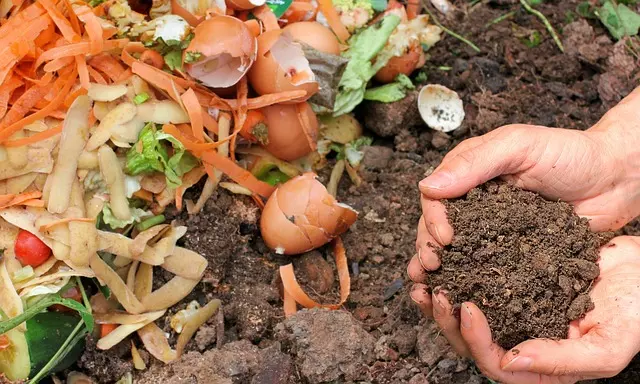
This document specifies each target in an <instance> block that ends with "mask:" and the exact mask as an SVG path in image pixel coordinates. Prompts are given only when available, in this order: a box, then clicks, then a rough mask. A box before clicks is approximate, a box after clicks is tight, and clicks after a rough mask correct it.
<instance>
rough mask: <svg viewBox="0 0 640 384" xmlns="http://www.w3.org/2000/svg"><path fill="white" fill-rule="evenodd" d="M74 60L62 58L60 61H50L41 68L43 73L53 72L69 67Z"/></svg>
mask: <svg viewBox="0 0 640 384" xmlns="http://www.w3.org/2000/svg"><path fill="white" fill-rule="evenodd" d="M74 60H75V59H74V58H73V57H62V58H60V59H55V60H51V61H50V62H48V63H47V64H45V65H44V67H42V69H44V71H45V72H55V71H59V70H60V69H62V68H64V67H66V66H68V65H70V64H71V63H72V62H73V61H74Z"/></svg>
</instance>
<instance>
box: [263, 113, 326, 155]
mask: <svg viewBox="0 0 640 384" xmlns="http://www.w3.org/2000/svg"><path fill="white" fill-rule="evenodd" d="M261 111H262V113H263V114H264V116H265V120H266V121H265V122H266V125H267V131H268V135H269V136H268V138H269V143H268V144H267V145H266V146H265V148H266V149H267V151H269V153H271V154H272V155H274V156H275V157H277V158H279V159H282V160H285V161H291V160H296V159H299V158H300V157H302V156H304V155H306V154H308V153H310V152H312V151H314V150H315V149H316V147H317V141H318V119H317V118H316V114H315V113H314V112H313V110H312V109H311V106H310V105H309V104H308V103H299V104H275V105H271V106H269V107H265V108H263V109H262V110H261Z"/></svg>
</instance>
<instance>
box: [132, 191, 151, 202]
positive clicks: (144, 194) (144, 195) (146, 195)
mask: <svg viewBox="0 0 640 384" xmlns="http://www.w3.org/2000/svg"><path fill="white" fill-rule="evenodd" d="M133 196H134V197H137V198H138V199H141V200H144V201H148V202H151V203H153V193H151V192H149V191H146V190H144V189H139V190H137V191H135V192H134V193H133Z"/></svg>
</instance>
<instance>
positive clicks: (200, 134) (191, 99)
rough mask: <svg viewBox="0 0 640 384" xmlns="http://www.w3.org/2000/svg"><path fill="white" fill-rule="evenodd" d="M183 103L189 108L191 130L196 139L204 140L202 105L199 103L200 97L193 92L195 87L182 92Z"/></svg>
mask: <svg viewBox="0 0 640 384" xmlns="http://www.w3.org/2000/svg"><path fill="white" fill-rule="evenodd" d="M181 98H182V103H183V104H184V108H185V109H186V110H187V114H188V115H189V120H190V121H191V130H192V132H193V137H195V138H196V141H199V142H204V123H203V122H202V107H201V106H200V103H198V98H197V97H196V94H195V93H194V92H193V89H191V88H189V89H188V90H187V91H186V92H185V93H183V94H182V96H181Z"/></svg>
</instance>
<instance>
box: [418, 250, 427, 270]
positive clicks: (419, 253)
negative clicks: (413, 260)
mask: <svg viewBox="0 0 640 384" xmlns="http://www.w3.org/2000/svg"><path fill="white" fill-rule="evenodd" d="M416 256H418V261H419V262H420V266H421V267H422V270H423V271H426V270H427V267H425V266H424V263H423V262H422V250H421V249H420V248H418V253H417V254H416Z"/></svg>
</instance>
